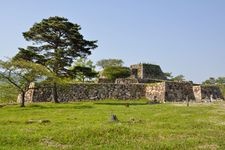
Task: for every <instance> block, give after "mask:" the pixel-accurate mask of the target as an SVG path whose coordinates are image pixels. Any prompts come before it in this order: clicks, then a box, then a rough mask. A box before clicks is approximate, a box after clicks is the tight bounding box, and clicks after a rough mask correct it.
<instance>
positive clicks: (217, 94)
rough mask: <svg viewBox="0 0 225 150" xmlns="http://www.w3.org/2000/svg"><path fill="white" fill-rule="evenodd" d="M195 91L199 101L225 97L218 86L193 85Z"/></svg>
mask: <svg viewBox="0 0 225 150" xmlns="http://www.w3.org/2000/svg"><path fill="white" fill-rule="evenodd" d="M193 91H194V94H195V98H196V101H197V102H201V101H202V100H209V99H210V97H211V96H212V98H213V99H224V97H223V94H222V92H221V90H220V88H219V87H218V86H200V85H198V86H193Z"/></svg>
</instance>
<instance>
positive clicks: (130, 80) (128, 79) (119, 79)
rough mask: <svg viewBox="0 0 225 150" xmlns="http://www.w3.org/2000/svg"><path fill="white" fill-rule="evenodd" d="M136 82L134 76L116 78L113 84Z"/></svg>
mask: <svg viewBox="0 0 225 150" xmlns="http://www.w3.org/2000/svg"><path fill="white" fill-rule="evenodd" d="M133 83H138V80H137V79H136V78H118V79H116V81H115V84H133Z"/></svg>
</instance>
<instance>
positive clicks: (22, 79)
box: [0, 60, 54, 106]
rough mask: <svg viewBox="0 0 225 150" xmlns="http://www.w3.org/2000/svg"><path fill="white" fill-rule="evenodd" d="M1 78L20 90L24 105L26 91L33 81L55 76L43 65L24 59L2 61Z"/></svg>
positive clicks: (0, 64) (22, 104) (0, 65)
mask: <svg viewBox="0 0 225 150" xmlns="http://www.w3.org/2000/svg"><path fill="white" fill-rule="evenodd" d="M0 68H1V70H2V71H1V72H0V79H1V80H3V81H5V82H7V83H9V84H11V85H12V86H14V87H15V88H16V89H17V90H18V92H21V93H22V103H21V106H24V96H25V92H26V91H27V90H28V89H29V85H30V83H31V82H34V81H37V80H38V79H42V78H43V77H51V78H52V77H54V75H52V73H50V72H49V71H48V70H47V69H46V68H45V67H43V66H42V65H39V64H36V63H32V62H29V61H24V60H14V61H0Z"/></svg>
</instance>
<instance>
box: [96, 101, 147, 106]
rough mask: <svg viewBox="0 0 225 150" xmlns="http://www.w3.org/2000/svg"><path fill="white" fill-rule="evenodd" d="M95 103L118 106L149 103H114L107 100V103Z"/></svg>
mask: <svg viewBox="0 0 225 150" xmlns="http://www.w3.org/2000/svg"><path fill="white" fill-rule="evenodd" d="M94 104H97V105H117V106H121V105H124V106H127V105H130V106H137V105H147V103H129V102H128V103H113V102H106V103H101V102H100V103H94Z"/></svg>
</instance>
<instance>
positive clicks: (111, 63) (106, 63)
mask: <svg viewBox="0 0 225 150" xmlns="http://www.w3.org/2000/svg"><path fill="white" fill-rule="evenodd" d="M96 65H97V66H99V67H101V68H103V69H104V68H107V67H121V66H122V65H123V60H121V59H102V60H99V61H98V62H97V63H96Z"/></svg>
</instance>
